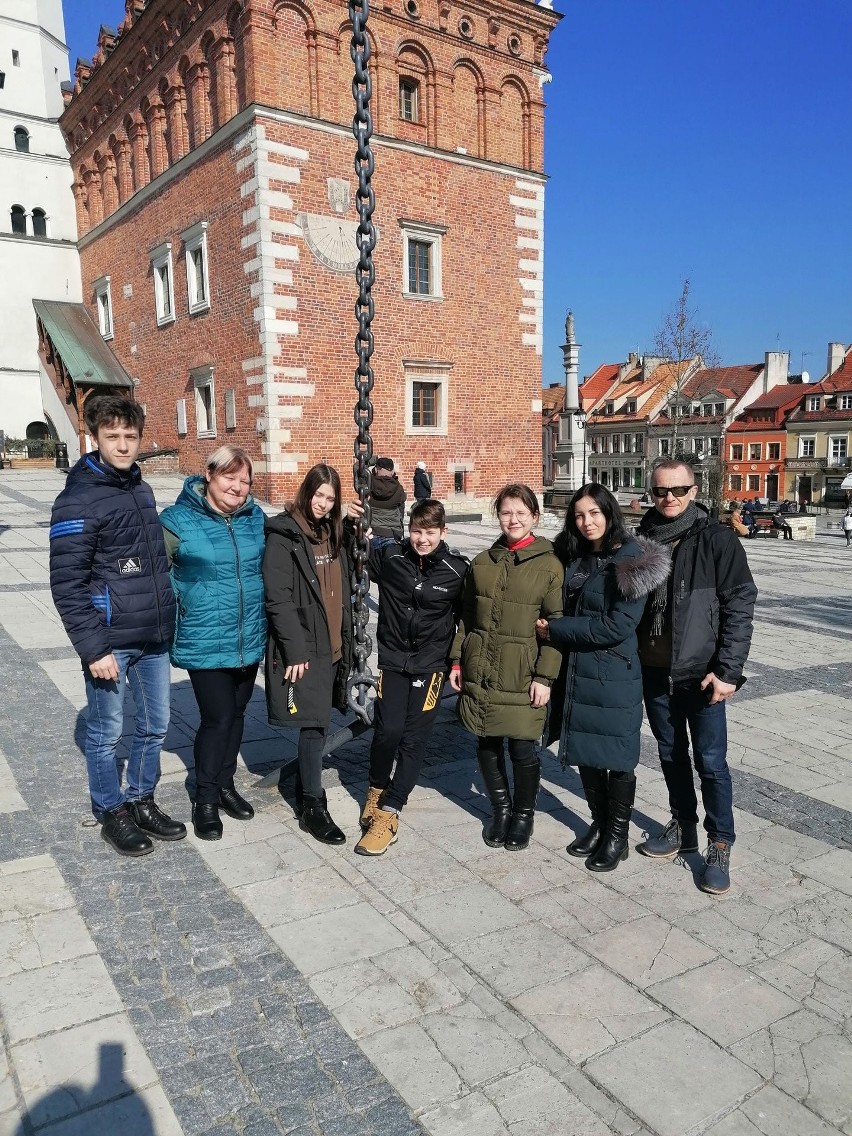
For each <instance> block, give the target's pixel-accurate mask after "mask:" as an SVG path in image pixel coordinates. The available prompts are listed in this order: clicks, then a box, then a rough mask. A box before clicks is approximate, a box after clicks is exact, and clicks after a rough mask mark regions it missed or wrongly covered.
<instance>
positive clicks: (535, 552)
mask: <svg viewBox="0 0 852 1136" xmlns="http://www.w3.org/2000/svg"><path fill="white" fill-rule="evenodd" d="M488 551H489V553H490V554H491V557H492V559H493V560H496V559H497V557H498V556H499V555H500V554H501V553H502V552H508V551H509V548H508V546H507V544H506V538H505V537H504V536H501V537H498V538H497V540H495V541H494V543H493V544H492V545H491V547H490V548H489V550H488ZM549 552H553V545H552V544H551V543H550V541H549V540H548V539H547V538H546V537H543V536H537V537H536V538H535V540H534V541H533V542H532V544H528V545H527V546H526V547H525V548H519V549H517V550H516V551H515V552H513V555H514V556H516V557H517V558H518V562H520V561H521V560H533V559H534V558H535V557H536V556H544V555H545V554H547V553H549Z"/></svg>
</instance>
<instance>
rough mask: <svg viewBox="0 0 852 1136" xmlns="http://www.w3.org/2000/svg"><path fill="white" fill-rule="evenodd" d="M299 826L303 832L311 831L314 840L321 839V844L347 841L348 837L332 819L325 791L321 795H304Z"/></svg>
mask: <svg viewBox="0 0 852 1136" xmlns="http://www.w3.org/2000/svg"><path fill="white" fill-rule="evenodd" d="M299 828H301V829H302V831H303V832H309V833H310V834H311V836H312V837H313V838H314V840H319V841H320V843H321V844H345V843H346V837H345V836H344V835H343V833H342V832H341V831H340V829H339V828H338V827H337V825H336V824H335V823H334V821H333V820H332V819H331V816H330V814H329V811H328V798H327V797H326V795H325V793H323V795H322V796H321V797H309V796H307V795H305V796H304V798H303V800H302V815H301V817H300V818H299Z"/></svg>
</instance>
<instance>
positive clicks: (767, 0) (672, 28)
mask: <svg viewBox="0 0 852 1136" xmlns="http://www.w3.org/2000/svg"><path fill="white" fill-rule="evenodd" d="M555 7H556V8H557V9H558V10H559V11H562V12H563V13H564V18H563V20H562V21H561V23H560V24H559V26H558V27H557V29H556V31H555V33H554V35H553V37H552V39H551V47H550V51H549V52H548V56H547V65H548V68H549V69H550V71H551V73H552V75H553V82H552V83H550V84H548V85H547V86H546V87H545V97H546V99H547V103H548V110H547V121H546V156H545V164H546V169H547V173H548V175H549V177H550V182H549V184H548V187H547V196H546V204H547V208H546V242H545V325H544V331H545V351H544V383H545V385H547V384H548V383H550V382H557V381H560V380H561V378H562V353H561V351H560V349H559V348H560V345H561V343H562V341H563V339H564V321H565V313H566V311H567V310H568V308H572V309H573V311H574V316H575V320H576V326H577V338H578V340H579V341H580V342H581V343H582V344H583V349H582V352H581V355H580V373H581V375H585V374H589V373H590V372H591V371H593V370H594V369H595V367H597V366H598V365H599V364H600V363H604V362H617V361H619V360H621V359H624V358H625V357H626V355H627V352H628V351H636V350H638V351H640V352H641V351H646V350H651V349H652V348H653V342H654V335H655V332H656V330H657V328H658V327H659V325H660V323H661V321H662V318H663V316H664V315H665V313H666V311H668V310H669V309H670V308H671V307H672V306H673V304H674V302H675V301H676V299H677V297H678V295H679V292H680V286H681V281H682V280H683V278H684V277H689V279H690V280H691V282H692V296H693V301H694V305H695V307H696V308H697V309H698V312H699V320H700V321H701V322H702V323H705V324H707V325H709V326H710V327H711V328H712V329H713V336H714V343H715V346H716V349H717V351H718V353H719V356H720V357H721V360H722V362H724V363H730V364H734V363H751V362H757V361H759V360H761V359H762V358H763V353H764V352H765V351H772V350H778V349H780V350H789V351H790V367H791V370H793V371H799V370H800V369H801V368H802V366H804V368H805V369H806V370H808V371H809V372H810V373H811V376H812V378H818V377H819V376H820V375H822V373H823V371H824V369H825V357H826V346H827V343H828V341H829V340H842V341H844V342H845V343H847V344H848V343H850V342H852V272H850V267H852V138H851V137H850V128H849V124H850V118H852V0H700V2H699V0H571V2H570V3H569V2H568V0H555ZM123 13H124V5H123V3H120V2H118V0H107V2H105V3H103V4H101V3H93V2H91V0H65V21H66V34H67V39H68V45H69V48H70V53H71V67H72V71H73V67H74V62H75V60H76V58H77V56H78V55H83V56H89V57H90V56H91V55H92V53H93V52H94V49H95V45H96V40H97V33H98V28H99V26H100V24H101V23H106V24H111V25H112V26H116V25H117V24H118V22H119V21H120V19H121V18H122V16H123ZM377 191H380V187H378V186H377Z"/></svg>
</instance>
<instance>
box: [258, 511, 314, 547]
mask: <svg viewBox="0 0 852 1136" xmlns="http://www.w3.org/2000/svg"><path fill="white" fill-rule="evenodd" d="M263 531H264V532H265V533H266V535H267V536H268V535H269V534H270V533H276V534H277V535H278V536H286V537H289V538H290V539H291V540H292V539H295V538H299V539H301V538H302V537H304V535H305V534H304V533H303V532H302V530H301V528H300V527H299V525H298V523H297V521H296V518H295V517H293V516H291V515H290V513H288V512H287V511H286V509H285V510H284V512H283V513H277V514H276V515H275V516H274V517H267V518H266V520H265V522H264V525H263Z"/></svg>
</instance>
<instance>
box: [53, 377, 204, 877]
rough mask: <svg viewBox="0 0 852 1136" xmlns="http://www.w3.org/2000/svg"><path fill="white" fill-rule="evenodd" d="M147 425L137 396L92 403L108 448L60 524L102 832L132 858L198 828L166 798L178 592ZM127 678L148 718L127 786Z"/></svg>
mask: <svg viewBox="0 0 852 1136" xmlns="http://www.w3.org/2000/svg"><path fill="white" fill-rule="evenodd" d="M144 423H145V416H144V413H143V411H142V407H141V406H140V405H139V404H138V403H136V402H130V401H129V400H128V399H124V398H117V397H114V396H112V395H102V396H100V397H95V398H90V399H89V400H88V401H87V403H86V426H87V427H88V430H89V432H90V433H91V435H92V437H93V438H94V440H95V443H96V445H97V449H96V450H95V451H94V452H93V453H90V454H85V455H84V456H83V457H82V458H80V460H79V461H78V462H77V464H76V465H75V466H74V468H73V469H72V470H71V471H70V473H69V474H68V480H67V481H66V483H65V488H64V489H63V490H62V492H61V493H60V494H59V496H58V497H57V498H56V501H55V502H54V505H53V512H52V514H51V525H50V591H51V595H52V596H53V602H54V604H55V605H56V610H57V611H58V612H59V616H60V618H61V619H62V624H63V626H64V627H65V630H66V632H67V633H68V638H69V639H70V640H71V643H72V645H73V647H74V650H75V651H76V652H77V654H78V655H79V656H80V659H81V661H82V664H83V677H84V679H85V683H86V701H87V703H88V714H87V718H86V743H85V752H86V767H87V769H88V774H89V793H90V795H91V799H92V811H93V813H94V814H95V816H96V817H97V818H98V820H99V821H100V822H101V836H102V837H103V838H104V840H105V841H106V842H107V843H108V844H109V845H111V846H112V847H113V848H114V849H115V851H116V852H118V853H120V855H122V856H145V855H147V853H149V852H152V851H153V850H154V845H153V843H152V842H151V837H152V836H153V837H154V838H155V839H157V840H182V839H183V837H185V836H186V826H185V825H184V824H181V822H180V821H175V820H172V818H171V817H169V816H167V815H166V813H164V812H163V811H162V809H160V807H159V806H158V805H157V803H156V802H155V800H154V790H155V789H156V788H157V783H158V782H159V779H160V750H161V749H162V746H163V741H164V740H165V737H166V730H167V729H168V726H169V709H170V706H169V694H170V692H169V680H170V671H169V642H170V641H171V638H172V633H173V631H174V626H175V597H174V593H173V592H172V585H171V582H170V580H169V565H168V561H167V559H166V549H165V546H164V544H163V530H162V529H161V527H160V518H159V517H158V516H157V509H156V506H155V504H154V494H153V491H152V489H151V487H150V486H149V485H146V484H145V482H144V481H143V480H142V474H141V472H140V470H139V466H138V465H137V464H136V458H137V457H138V455H139V450H140V447H141V444H142V429H143V426H144ZM127 683H129V684H130V689H131V691H132V692H133V702H134V704H135V707H136V718H135V723H134V731H133V739H132V741H131V743H130V759H129V760H128V762H127V771H126V772H127V783H126V788H122V785H121V766H120V763H119V760H118V757H117V751H118V744H119V742H120V741H121V734H122V730H123V728H124V691H125V685H126V684H127Z"/></svg>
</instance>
